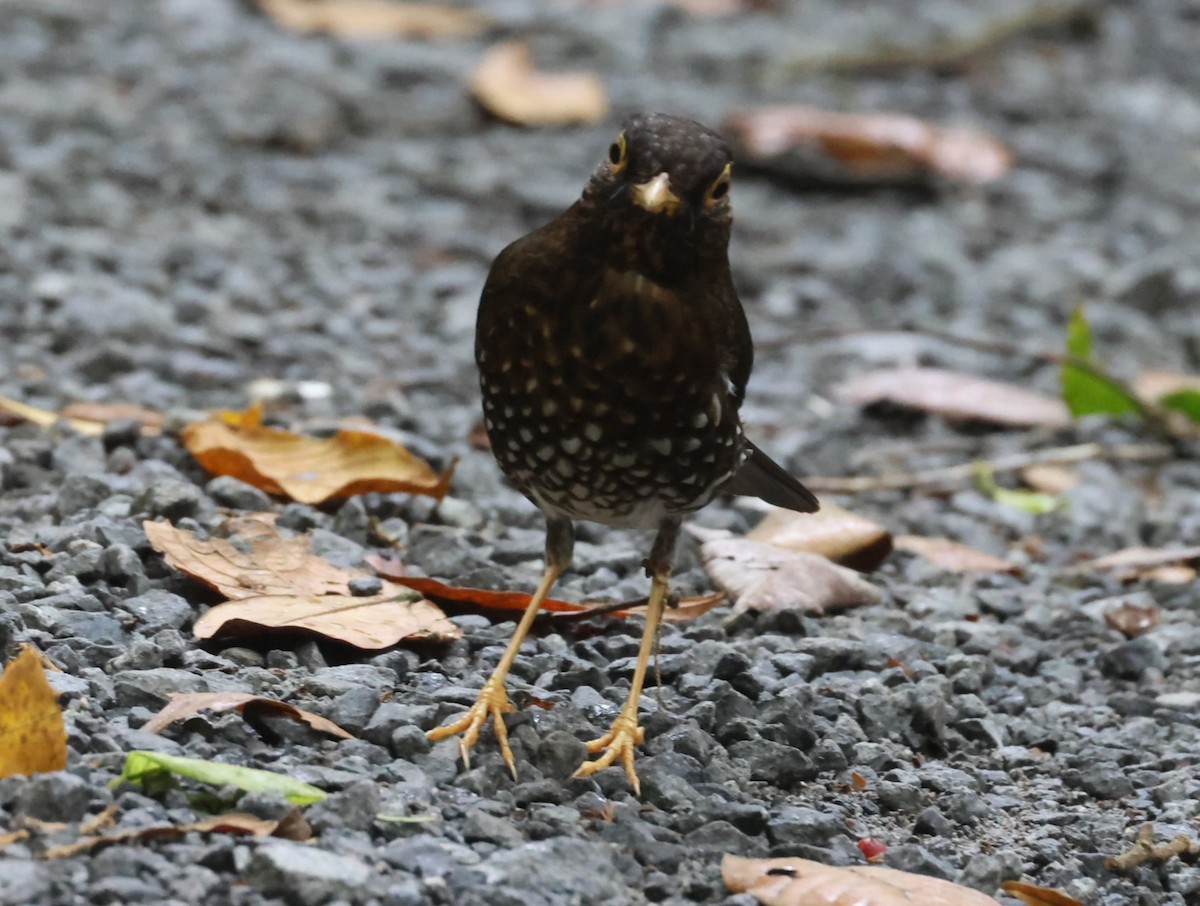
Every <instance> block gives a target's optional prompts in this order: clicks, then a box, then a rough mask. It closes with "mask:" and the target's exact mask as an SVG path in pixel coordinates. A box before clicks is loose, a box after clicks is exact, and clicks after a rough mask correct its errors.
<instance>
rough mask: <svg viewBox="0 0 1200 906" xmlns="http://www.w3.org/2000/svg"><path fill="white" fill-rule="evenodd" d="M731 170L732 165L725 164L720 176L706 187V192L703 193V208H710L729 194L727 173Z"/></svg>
mask: <svg viewBox="0 0 1200 906" xmlns="http://www.w3.org/2000/svg"><path fill="white" fill-rule="evenodd" d="M732 168H733V165H732V164H726V165H725V169H724V170H722V171H721V175H720V176H718V177H717V178H716V179H714V180H713V181H712V185H710V186H709V187H708V191H707V192H705V193H704V206H705V207H708V208H711V207H712V206H713V205H715V204H716V203H717V202H719V201H720V200H721V199H722V198H725V197H726V196H727V195H728V194H729V179H730V176H729V173H730V170H731V169H732Z"/></svg>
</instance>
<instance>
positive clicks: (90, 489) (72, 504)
mask: <svg viewBox="0 0 1200 906" xmlns="http://www.w3.org/2000/svg"><path fill="white" fill-rule="evenodd" d="M111 495H112V488H110V487H109V486H108V484H107V483H105V482H104V481H102V480H101V479H99V478H97V477H95V476H94V475H68V476H67V477H66V478H64V479H63V482H62V484H61V485H60V486H59V489H58V499H57V501H55V505H54V511H55V513H57V514H58V515H59V516H71V515H74V514H75V513H80V512H83V511H85V510H94V509H95V508H96V507H97V506H99V505H100V503H101V502H102V501H104V500H106V499H108V497H110V496H111Z"/></svg>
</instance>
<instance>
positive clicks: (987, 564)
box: [896, 535, 1017, 573]
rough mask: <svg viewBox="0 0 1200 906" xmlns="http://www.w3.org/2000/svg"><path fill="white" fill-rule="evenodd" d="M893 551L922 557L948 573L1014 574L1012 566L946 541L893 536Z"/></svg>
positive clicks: (989, 555)
mask: <svg viewBox="0 0 1200 906" xmlns="http://www.w3.org/2000/svg"><path fill="white" fill-rule="evenodd" d="M896 548H897V549H898V550H903V551H910V552H911V553H914V554H916V555H917V556H918V557H923V558H924V559H926V560H928V561H929V562H930V563H932V564H934V565H935V566H940V567H941V568H942V569H945V570H948V571H949V572H952V573H1015V572H1016V571H1017V568H1016V566H1014V565H1013V564H1011V563H1009V562H1007V561H1005V560H1001V559H1000V558H999V557H993V556H992V555H991V554H987V553H984V552H983V551H981V550H977V549H976V548H973V547H968V546H967V545H965V544H960V543H959V542H957V541H951V540H950V539H949V538H925V537H923V536H920V535H897V536H896Z"/></svg>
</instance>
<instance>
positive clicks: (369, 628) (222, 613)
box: [142, 519, 461, 650]
mask: <svg viewBox="0 0 1200 906" xmlns="http://www.w3.org/2000/svg"><path fill="white" fill-rule="evenodd" d="M235 524H236V525H238V526H244V527H246V529H247V530H248V531H249V532H251V533H252V535H251V539H252V540H251V541H250V550H249V552H248V553H242V552H241V551H240V550H238V549H237V548H236V547H235V546H234V545H233V544H231V543H230V542H229V541H226V540H224V539H221V538H210V539H208V540H203V539H200V538H198V537H196V536H195V535H193V534H192V533H191V532H186V531H182V530H180V529H177V528H176V527H175V526H173V525H171V524H170V523H169V522H144V523H142V528H143V529H144V530H145V532H146V537H147V538H148V539H149V540H150V544H151V546H152V547H154V549H155V550H157V551H158V552H159V553H161V554H163V555H164V557H165V558H166V561H167V563H168V565H170V566H171V567H172V568H174V569H177V570H179V571H180V572H183V573H186V574H187V575H188V576H190V577H191V578H193V579H195V580H196V581H198V582H201V583H203V584H204V585H207V586H208V587H210V588H213V589H215V590H216V591H218V592H220V593H221V594H223V595H225V597H227V598H230V599H232V600H230V601H229V602H227V603H225V604H218V605H217V606H216V607H213V608H212V609H211V610H209V611H208V613H206V614H204V615H203V616H202V617H200V618H199V619H198V620H197V621H196V625H195V627H194V629H193V633H194V634H195V636H196V638H200V639H207V638H212V637H214V636H217V635H243V634H258V633H261V632H264V631H267V630H285V631H286V630H292V631H295V630H302V631H305V632H311V633H316V634H318V635H321V636H325V637H327V638H331V639H334V640H336V641H340V642H344V643H346V644H348V645H354V646H355V647H358V648H363V649H367V650H376V649H379V648H387V647H390V646H392V645H394V644H396V643H397V642H399V641H401V640H403V639H406V638H414V639H435V640H439V641H448V640H452V639H456V638H459V637H460V635H461V630H459V629H458V627H457V626H455V625H454V624H453V623H452V622H450V621H449V620H448V619H446V615H445V614H443V613H442V611H441V610H439V609H438V607H437V606H436V605H435V604H433V603H431V602H429V601H425V600H420V599H419V595H417V594H415V593H414V592H412V591H410V590H408V589H407V588H404V587H402V586H399V585H396V584H394V583H392V582H388V581H386V580H381V581H382V582H383V588H382V590H381V591H380V592H379V593H378V594H375V595H370V596H364V597H355V596H353V595H351V594H350V593H349V589H348V582H349V581H350V580H351V579H354V578H362V577H369V576H370V575H371V574H370V573H368V572H366V571H365V570H348V569H340V568H338V567H336V566H334V565H333V564H332V563H330V562H329V561H328V560H325V559H324V558H322V557H318V556H317V555H315V554H313V553H312V552H311V551H310V550H309V546H308V539H307V537H304V536H300V537H296V538H283V537H281V536H279V535H278V534H277V533H276V532H275V529H274V527H273V526H271V525H270V524H268V523H266V522H264V521H261V520H257V519H243V520H240V521H238V522H237V523H235Z"/></svg>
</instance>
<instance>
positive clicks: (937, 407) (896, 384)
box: [833, 368, 1071, 428]
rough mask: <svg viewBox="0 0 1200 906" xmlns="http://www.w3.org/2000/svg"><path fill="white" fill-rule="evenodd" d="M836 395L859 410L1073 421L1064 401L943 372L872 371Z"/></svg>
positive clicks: (1051, 424)
mask: <svg viewBox="0 0 1200 906" xmlns="http://www.w3.org/2000/svg"><path fill="white" fill-rule="evenodd" d="M833 395H834V396H835V397H837V398H838V399H839V400H841V401H842V402H844V403H850V404H852V405H856V406H870V405H874V404H877V403H884V402H887V403H893V404H895V405H897V406H906V407H908V408H911V409H917V410H919V411H921V412H928V413H930V414H932V415H938V416H941V417H942V418H945V419H948V420H950V421H981V422H989V423H991V424H995V425H1011V426H1013V427H1048V428H1061V427H1064V426H1066V425H1067V424H1069V423H1070V420H1071V417H1070V414H1069V413H1068V412H1067V407H1066V406H1065V405H1064V404H1063V402H1062V400H1059V399H1055V398H1054V397H1050V396H1046V395H1044V394H1041V393H1037V392H1035V391H1033V390H1026V389H1025V388H1023V387H1017V386H1014V385H1012V384H1005V383H1002V382H1000V381H992V380H988V379H987V378H981V377H976V376H975V375H971V374H962V373H960V372H956V371H948V370H946V369H943V368H886V369H881V370H878V371H870V372H867V373H866V374H861V375H857V376H855V377H852V378H850V379H849V380H847V381H844V382H843V383H841V384H838V385H837V386H836V387H834V388H833Z"/></svg>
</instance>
